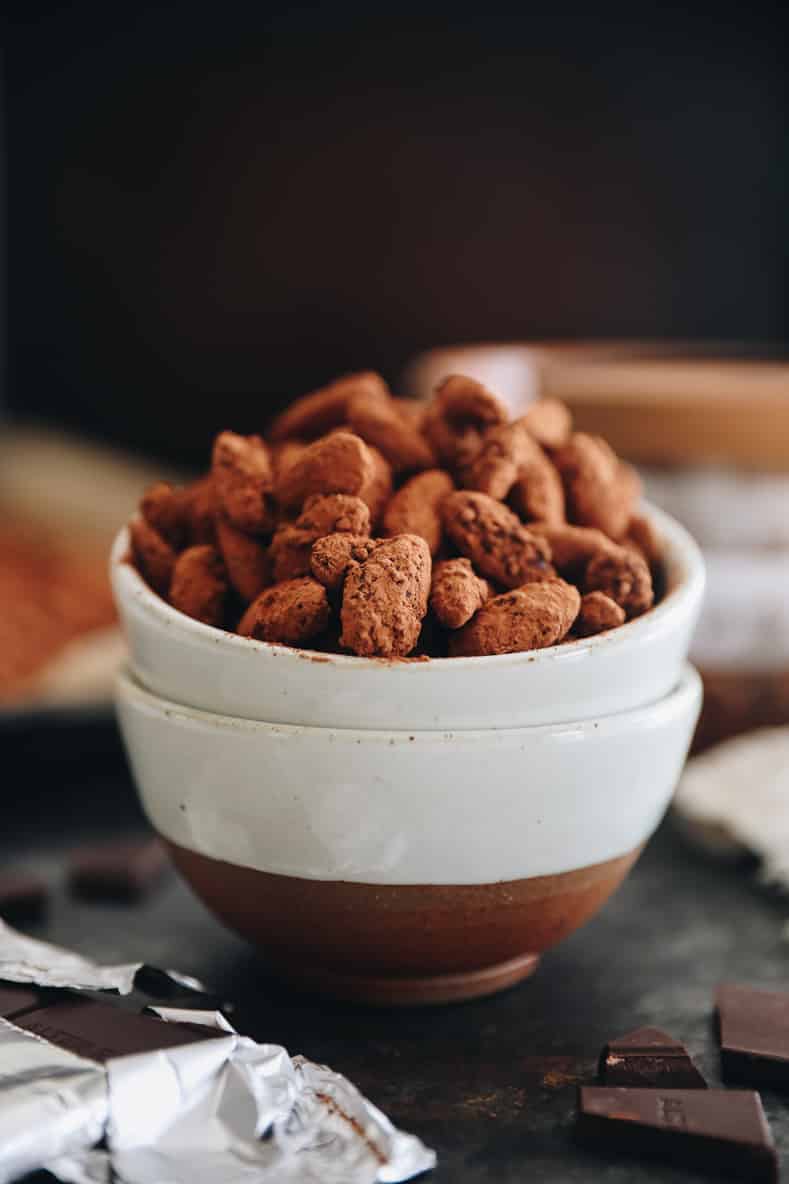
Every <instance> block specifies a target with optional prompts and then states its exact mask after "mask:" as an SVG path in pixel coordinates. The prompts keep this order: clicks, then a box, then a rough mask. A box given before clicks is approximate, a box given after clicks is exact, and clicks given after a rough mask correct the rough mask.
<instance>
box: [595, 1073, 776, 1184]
mask: <svg viewBox="0 0 789 1184" xmlns="http://www.w3.org/2000/svg"><path fill="white" fill-rule="evenodd" d="M578 1135H579V1137H580V1138H581V1139H583V1141H584V1142H587V1143H591V1144H595V1145H597V1146H600V1147H603V1148H605V1149H606V1150H609V1151H623V1152H627V1153H632V1154H635V1155H639V1156H641V1157H644V1158H646V1157H649V1156H658V1157H667V1158H670V1159H672V1160H673V1161H674V1162H680V1163H683V1164H687V1165H688V1166H689V1167H695V1168H700V1169H702V1170H704V1171H706V1172H708V1173H710V1175H712V1176H713V1177H714V1178H716V1179H721V1178H722V1177H735V1178H737V1179H740V1180H748V1181H749V1182H750V1184H761V1182H762V1181H767V1182H768V1184H774V1181H776V1180H777V1179H778V1160H777V1156H776V1152H775V1146H774V1144H773V1140H772V1135H771V1133H770V1128H769V1126H768V1125H767V1119H766V1118H765V1116H764V1111H763V1110H762V1103H761V1099H760V1098H759V1095H758V1094H757V1093H754V1092H753V1090H726V1089H626V1088H621V1087H620V1088H609V1087H608V1086H581V1087H580V1089H579V1091H578Z"/></svg>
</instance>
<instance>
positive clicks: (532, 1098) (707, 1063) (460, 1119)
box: [0, 736, 789, 1184]
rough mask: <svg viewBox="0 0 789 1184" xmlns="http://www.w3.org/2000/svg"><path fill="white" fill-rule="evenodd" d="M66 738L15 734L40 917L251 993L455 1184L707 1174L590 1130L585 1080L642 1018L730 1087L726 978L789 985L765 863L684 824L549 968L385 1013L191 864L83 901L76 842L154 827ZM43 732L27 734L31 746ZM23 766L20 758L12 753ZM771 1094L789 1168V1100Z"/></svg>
mask: <svg viewBox="0 0 789 1184" xmlns="http://www.w3.org/2000/svg"><path fill="white" fill-rule="evenodd" d="M60 741H61V742H60V743H57V742H56V743H50V742H49V741H47V740H45V738H44V737H28V738H27V739H24V738H21V739H20V737H18V736H16V737H11V738H10V739H8V738H4V740H3V744H4V748H5V751H6V755H8V754H9V753H10V755H11V758H12V759H11V764H10V768H11V778H10V779H9V781H8V782H6V785H5V792H6V793H8V794H9V797H11V798H12V799H13V801H14V810H13V813H12V814H11V815H10V817H9V816H8V815H7V821H6V824H5V825H4V827H3V831H2V835H1V836H0V852H1V855H0V857H1V858H2V862H3V865H4V866H11V865H12V864H20V865H23V866H27V867H34V868H36V869H38V870H40V871H42V872H43V873H44V874H45V875H46V876H47V877H48V878H49V880H50V882H51V884H52V888H53V898H52V907H51V910H50V915H49V919H48V921H47V922H46V923H45V924H44V925H42V926H39V927H38V928H37V929H35V930H33V931H32V932H35V933H36V935H37V936H41V937H45V938H48V939H49V940H52V941H56V942H59V943H62V944H63V945H67V946H70V947H73V948H75V949H78V950H80V951H82V952H84V953H86V954H90V955H91V956H93V957H95V958H97V959H100V960H104V961H128V960H133V959H140V960H144V961H147V962H150V963H153V964H155V965H160V966H166V967H174V968H177V969H180V970H183V971H187V972H189V973H193V974H196V975H198V976H200V977H201V978H203V979H205V980H207V981H209V982H210V983H211V984H214V985H215V986H216V988H217V990H218V991H219V992H220V993H221V994H222V995H223V996H224V997H226V998H228V999H231V1000H233V1001H234V1002H235V1004H236V1010H235V1012H234V1015H233V1020H234V1023H235V1024H236V1025H237V1027H239V1028H240V1029H241V1030H242V1031H244V1032H247V1033H249V1034H250V1035H252V1036H255V1037H257V1038H258V1039H261V1040H263V1039H265V1040H269V1041H274V1042H278V1043H282V1044H284V1045H285V1046H286V1047H287V1048H288V1049H289V1051H291V1052H293V1053H295V1052H302V1053H304V1054H305V1055H307V1056H309V1057H311V1058H312V1059H314V1060H318V1061H325V1062H327V1063H328V1064H330V1065H332V1066H333V1067H334V1068H336V1069H338V1070H340V1071H342V1072H343V1073H345V1074H347V1075H348V1076H349V1077H350V1078H351V1079H352V1080H353V1081H354V1082H355V1083H356V1084H357V1085H359V1086H360V1087H361V1088H362V1089H363V1090H364V1091H365V1092H366V1093H367V1094H368V1096H369V1097H370V1098H371V1099H372V1100H373V1101H375V1102H376V1103H377V1104H378V1105H379V1106H381V1107H382V1108H383V1109H384V1110H385V1111H386V1112H387V1113H388V1114H389V1116H390V1117H391V1118H392V1119H393V1120H394V1121H395V1122H396V1123H397V1124H399V1125H400V1126H402V1127H403V1128H404V1129H406V1130H410V1131H413V1132H415V1133H417V1134H419V1135H420V1136H421V1137H422V1138H423V1139H424V1140H425V1142H426V1143H428V1144H429V1145H430V1146H432V1147H434V1148H435V1149H436V1150H437V1152H438V1156H439V1166H438V1168H437V1170H436V1171H435V1173H434V1174H433V1176H432V1177H431V1178H432V1179H434V1180H435V1181H436V1184H439V1182H441V1184H444V1182H446V1184H450V1182H451V1184H481V1182H482V1181H497V1182H501V1184H506V1182H509V1181H512V1182H515V1181H518V1182H521V1181H529V1180H535V1181H545V1182H547V1184H574V1182H576V1181H577V1182H579V1184H580V1182H581V1181H582V1182H583V1184H596V1182H598V1181H599V1182H601V1184H602V1182H606V1184H620V1182H622V1184H624V1182H625V1181H627V1182H628V1184H630V1182H637V1181H644V1182H647V1181H662V1182H666V1184H668V1182H669V1181H677V1182H679V1181H690V1180H695V1179H698V1178H699V1177H698V1176H697V1175H696V1174H695V1173H693V1172H690V1171H686V1170H684V1169H683V1168H681V1167H680V1166H678V1165H674V1164H656V1163H651V1164H650V1163H642V1162H639V1161H633V1160H618V1159H617V1158H616V1157H615V1156H612V1155H606V1156H601V1155H599V1154H593V1153H590V1152H588V1151H586V1150H584V1149H582V1148H580V1147H577V1146H576V1145H575V1143H574V1141H573V1118H574V1110H575V1087H576V1085H577V1083H578V1082H591V1081H592V1080H593V1077H594V1071H595V1061H596V1058H597V1055H598V1053H599V1051H600V1048H601V1046H602V1045H603V1044H604V1043H605V1041H606V1040H607V1039H609V1038H611V1037H614V1036H617V1035H620V1034H622V1033H624V1032H626V1031H628V1030H629V1029H632V1028H635V1027H637V1026H640V1025H642V1024H649V1025H656V1026H658V1027H663V1028H666V1029H667V1030H668V1031H669V1032H671V1033H672V1034H673V1035H675V1036H676V1037H678V1038H679V1039H681V1040H684V1041H685V1042H686V1043H687V1045H688V1047H689V1049H690V1051H691V1053H692V1054H693V1056H694V1057H695V1058H696V1061H697V1064H698V1065H699V1067H700V1068H701V1070H702V1072H703V1073H704V1074H705V1076H706V1077H707V1079H708V1080H709V1081H710V1083H711V1084H718V1083H719V1081H720V1076H719V1065H718V1056H717V1050H716V1045H715V1040H714V1037H713V1033H712V1024H711V1001H712V993H713V989H714V987H715V985H716V983H718V982H720V981H721V980H724V979H728V980H736V981H741V982H747V983H751V984H753V985H773V986H776V987H788V988H789V943H787V941H786V940H785V938H784V937H783V936H782V930H783V925H784V918H785V917H786V916H787V915H789V903H786V904H785V903H784V902H782V901H780V900H777V899H772V898H770V897H769V896H767V895H766V894H765V893H763V892H762V891H761V890H760V889H759V888H758V887H757V886H756V884H755V882H754V879H753V874H752V872H749V871H748V870H747V869H743V868H741V867H737V868H734V867H724V866H720V865H718V864H715V863H710V862H708V861H706V860H705V859H704V858H702V857H701V856H699V855H696V854H695V853H694V852H692V851H690V850H689V849H688V848H687V847H686V846H685V845H684V843H683V842H682V841H681V839H680V838H679V837H678V836H677V835H676V834H675V833H674V831H673V829H672V828H671V825H670V823H666V824H664V826H663V828H662V830H661V831H660V832H659V833H658V835H657V836H656V837H655V838H654V839H653V841H652V843H651V844H650V845H649V847H648V848H647V850H646V852H645V854H644V855H643V857H642V859H641V861H640V863H639V864H638V865H637V867H636V869H635V871H634V872H633V873H632V874H631V876H630V878H629V879H628V880H627V881H626V883H625V885H624V886H623V887H622V888H621V889H620V891H619V893H618V894H617V895H616V896H615V897H614V899H613V900H612V901H610V902H609V904H608V905H607V906H606V908H605V909H604V910H603V912H602V913H601V914H600V915H599V916H598V917H597V918H595V919H594V920H593V921H592V922H591V923H590V924H589V925H587V926H586V928H585V929H583V930H582V931H581V932H579V933H577V934H575V935H574V936H573V937H571V938H570V939H569V940H568V941H566V942H565V943H564V944H563V945H561V946H560V947H559V948H558V949H557V950H555V951H553V952H552V953H550V954H548V955H547V956H546V957H545V958H544V959H543V962H542V964H541V966H540V967H539V969H538V971H537V973H536V975H535V977H534V978H533V979H532V980H531V981H529V982H527V983H525V984H523V985H522V986H520V987H517V988H515V989H514V990H511V991H508V992H506V993H505V994H502V995H500V996H498V997H494V998H491V999H486V1000H480V1001H477V1002H473V1003H468V1004H460V1005H455V1006H453V1007H446V1008H431V1009H427V1008H425V1009H419V1010H411V1011H400V1012H398V1011H374V1010H365V1009H362V1008H359V1007H351V1006H342V1005H339V1004H332V1003H325V1002H322V1001H320V1000H317V999H313V998H306V997H298V996H295V995H293V994H292V993H290V992H288V991H285V990H284V989H282V988H279V987H278V986H277V985H276V984H275V983H274V982H272V981H271V980H270V979H269V977H268V976H267V973H266V965H265V959H264V957H263V956H261V955H259V954H257V953H255V952H254V951H253V950H251V949H250V948H249V947H248V946H247V945H245V944H244V942H242V941H241V940H240V939H238V938H236V937H234V936H233V935H232V934H230V933H228V932H226V931H225V930H224V929H222V927H221V926H220V925H219V924H218V923H217V922H216V921H215V920H214V919H213V918H212V917H211V916H210V915H209V914H208V913H207V912H206V910H205V909H204V908H203V906H202V905H201V904H199V903H198V902H197V901H196V900H195V899H194V897H192V895H191V894H190V892H189V891H188V889H187V888H186V887H184V886H183V885H182V884H181V883H180V882H179V881H178V880H177V879H176V878H175V877H173V878H172V879H171V880H170V881H169V882H168V883H167V885H166V886H165V887H163V888H162V890H161V891H160V892H157V893H156V894H155V895H154V896H153V897H152V898H151V899H150V900H149V901H148V902H147V903H146V904H145V905H144V906H142V907H135V908H129V907H123V906H115V907H107V906H99V905H95V904H84V903H77V902H74V901H71V900H69V898H68V897H67V895H66V893H65V891H64V889H63V870H64V866H65V858H66V856H67V853H68V850H69V849H70V848H71V847H73V846H74V845H75V844H77V843H79V842H80V841H81V840H83V839H85V838H87V837H90V838H91V839H93V838H99V837H107V838H111V837H113V836H118V835H120V834H121V833H123V834H126V833H131V832H134V831H137V830H140V829H141V828H142V827H143V826H144V822H143V820H142V818H141V816H140V814H139V811H138V809H137V806H136V804H135V800H134V793H133V790H132V788H131V785H130V783H129V781H128V778H127V776H126V775H125V774H124V773H123V772H122V771H121V769H120V767H119V765H118V762H117V760H116V758H115V757H114V755H113V754H114V746H113V742H112V741H111V740H110V741H109V742H108V741H107V738H106V737H105V738H104V740H103V742H102V746H101V749H100V751H101V758H102V759H100V760H99V759H96V760H89V759H86V756H87V755H89V754H90V752H91V746H92V745H93V744H94V743H95V742H94V741H92V740H90V739H88V738H87V737H86V739H85V741H84V742H77V743H73V742H71V741H69V742H68V743H63V742H62V741H63V737H61V738H60ZM26 745H27V748H26ZM6 768H8V765H7V766H6ZM763 1101H764V1104H765V1109H766V1111H767V1114H768V1117H769V1119H770V1122H771V1124H772V1129H773V1134H774V1136H775V1139H776V1141H777V1143H778V1146H779V1150H780V1152H781V1155H782V1159H783V1160H785V1161H787V1163H789V1109H787V1106H786V1099H785V1098H783V1099H782V1098H781V1097H780V1096H779V1095H776V1094H771V1093H769V1092H764V1093H763Z"/></svg>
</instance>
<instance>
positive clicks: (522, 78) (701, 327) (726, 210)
mask: <svg viewBox="0 0 789 1184" xmlns="http://www.w3.org/2000/svg"><path fill="white" fill-rule="evenodd" d="M779 13H780V6H779V5H778V4H776V5H766V6H757V7H753V6H746V5H744V4H741V3H738V4H730V5H729V4H719V5H717V6H716V7H715V9H714V10H711V9H710V8H709V7H708V6H706V5H704V6H698V11H696V12H695V13H694V12H693V11H691V12H685V11H682V10H681V9H680V8H678V7H677V8H673V7H672V6H666V5H664V6H661V8H660V9H657V8H656V9H655V10H654V11H653V10H652V9H651V8H650V7H649V6H644V5H632V7H631V9H630V10H622V11H619V10H606V9H604V8H601V7H600V6H599V5H595V4H591V3H586V4H583V5H567V4H562V3H553V4H546V5H544V6H542V5H541V6H534V5H528V4H521V5H515V4H509V5H503V4H499V3H497V2H495V0H493V2H488V3H477V4H475V5H473V6H472V5H464V4H462V3H455V4H452V5H449V4H446V5H444V4H427V5H425V4H414V3H409V2H402V3H400V4H398V5H396V6H394V5H389V4H386V3H384V4H375V3H373V2H368V3H365V4H356V5H354V4H325V3H324V4H306V3H290V4H288V5H287V6H286V5H284V4H279V5H276V6H274V5H270V4H266V3H261V4H260V5H256V6H253V7H251V8H247V7H241V6H238V5H235V4H232V3H225V4H214V5H212V6H211V7H210V8H200V7H199V6H198V5H196V4H191V3H190V4H186V3H175V4H171V5H146V4H144V3H143V4H135V5H130V4H117V5H116V4H107V3H102V4H88V3H75V4H63V5H58V6H54V5H53V6H47V5H41V4H36V3H28V4H24V5H19V6H18V7H17V10H16V11H15V12H14V13H12V17H11V20H10V22H9V25H8V30H7V32H8V36H7V55H6V86H7V110H6V123H7V140H8V199H9V222H8V226H9V282H8V287H9V309H10V311H9V348H8V365H9V396H8V399H9V402H10V405H11V408H12V409H13V410H14V411H15V412H17V413H19V414H23V415H25V416H30V415H38V416H45V417H48V418H49V419H54V420H56V421H57V422H63V423H69V424H76V425H79V426H80V427H82V428H83V429H86V430H88V431H90V432H92V433H94V434H98V435H101V436H105V437H107V438H109V439H113V440H116V441H122V442H125V443H127V444H132V445H134V446H136V447H140V448H147V449H149V450H151V451H153V452H155V453H158V454H160V455H169V456H172V457H174V458H177V457H180V458H191V459H194V458H197V457H202V456H204V455H205V453H206V449H207V446H208V441H209V438H210V436H211V434H212V433H213V431H214V430H215V429H216V428H217V427H219V426H233V427H236V428H238V429H240V430H244V429H250V428H259V427H260V426H261V424H262V422H263V421H264V420H265V419H266V418H267V417H268V415H269V414H270V413H271V411H272V410H273V409H274V407H275V406H276V405H278V404H279V403H281V402H282V401H283V400H285V399H286V398H287V397H289V396H291V395H293V394H297V393H299V392H301V391H303V390H305V389H308V388H309V387H310V386H312V385H315V384H318V383H320V382H322V381H324V380H325V379H326V378H327V377H329V376H331V375H332V374H333V373H335V372H337V371H341V370H344V369H348V368H354V367H360V366H374V367H378V368H380V369H382V370H383V371H384V372H385V373H386V374H387V375H388V376H389V377H390V378H393V377H394V376H395V375H396V374H397V371H398V368H399V367H400V365H401V364H402V362H403V361H404V360H405V359H406V358H407V357H408V356H409V355H410V354H411V353H413V352H414V351H416V350H418V349H421V348H424V347H427V346H430V345H434V344H440V343H447V342H453V341H460V340H485V339H491V340H492V339H500V340H504V339H508V338H517V337H554V336H559V337H565V336H568V337H572V336H578V335H581V336H631V335H632V336H636V335H637V336H644V335H646V336H681V337H684V338H696V337H707V338H709V337H713V338H720V339H724V340H726V339H729V340H734V339H737V340H746V341H755V340H765V339H768V340H773V341H782V340H783V341H785V340H786V337H787V333H788V332H789V326H788V324H787V305H788V303H789V300H788V296H787V289H788V283H787V242H788V241H789V239H788V238H787V233H786V230H787V210H788V209H789V152H788V151H787V128H788V127H789V119H787V114H788V113H789V84H788V83H787V66H788V65H789V50H788V49H787V41H786V39H785V36H784V28H783V26H782V24H781V22H780V18H779Z"/></svg>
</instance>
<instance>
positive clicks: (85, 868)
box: [68, 839, 170, 902]
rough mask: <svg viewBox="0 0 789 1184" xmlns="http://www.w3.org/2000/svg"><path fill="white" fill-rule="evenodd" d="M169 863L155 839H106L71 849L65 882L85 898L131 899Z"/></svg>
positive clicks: (147, 887)
mask: <svg viewBox="0 0 789 1184" xmlns="http://www.w3.org/2000/svg"><path fill="white" fill-rule="evenodd" d="M169 866H170V861H169V858H168V855H167V852H166V850H165V848H164V846H163V844H162V843H161V842H160V841H159V839H142V840H139V841H135V842H127V843H108V844H105V845H103V846H100V847H89V848H85V849H84V850H79V851H76V852H74V854H73V855H72V858H71V861H70V866H69V872H68V884H69V888H70V890H71V892H72V893H73V894H74V895H75V896H81V897H82V898H83V899H85V900H99V901H101V900H114V901H127V902H133V901H136V900H140V899H142V897H144V896H146V895H147V894H148V893H149V892H150V891H151V890H152V889H153V888H154V887H155V886H156V885H157V884H158V882H159V880H160V879H161V877H162V876H163V875H164V872H165V871H166V870H167V868H168V867H169Z"/></svg>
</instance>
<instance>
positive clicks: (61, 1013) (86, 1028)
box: [13, 997, 217, 1061]
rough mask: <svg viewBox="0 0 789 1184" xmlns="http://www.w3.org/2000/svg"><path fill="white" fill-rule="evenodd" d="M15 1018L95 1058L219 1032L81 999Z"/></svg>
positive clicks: (188, 1041)
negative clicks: (165, 1020) (166, 1021)
mask: <svg viewBox="0 0 789 1184" xmlns="http://www.w3.org/2000/svg"><path fill="white" fill-rule="evenodd" d="M13 1022H14V1023H15V1024H16V1025H17V1027H19V1028H24V1029H25V1031H27V1032H34V1033H35V1034H36V1035H37V1036H43V1037H44V1039H45V1040H49V1041H50V1043H51V1044H56V1045H58V1046H59V1047H60V1048H67V1049H68V1050H69V1052H74V1053H77V1054H78V1055H79V1056H83V1057H88V1058H89V1059H90V1060H93V1061H107V1060H109V1059H110V1058H111V1057H121V1056H127V1055H129V1054H130V1053H137V1052H153V1051H154V1050H155V1049H158V1048H174V1047H176V1046H177V1045H179V1044H194V1043H195V1042H196V1041H198V1040H211V1039H215V1038H216V1036H217V1033H216V1031H213V1030H212V1029H210V1028H200V1027H199V1026H197V1025H196V1024H170V1023H165V1022H164V1021H163V1020H158V1019H153V1018H152V1017H151V1016H147V1015H138V1014H136V1013H135V1012H130V1011H124V1010H123V1009H122V1008H120V1007H113V1006H112V1005H111V1004H107V1003H96V1002H94V1000H92V999H83V998H79V997H70V998H68V999H63V1000H60V1001H59V1002H57V1003H53V1004H51V1005H50V1006H48V1007H47V1006H45V1007H41V1008H39V1009H38V1010H37V1011H29V1012H26V1013H25V1014H24V1015H20V1016H17V1018H16V1019H15V1020H14V1021H13Z"/></svg>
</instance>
